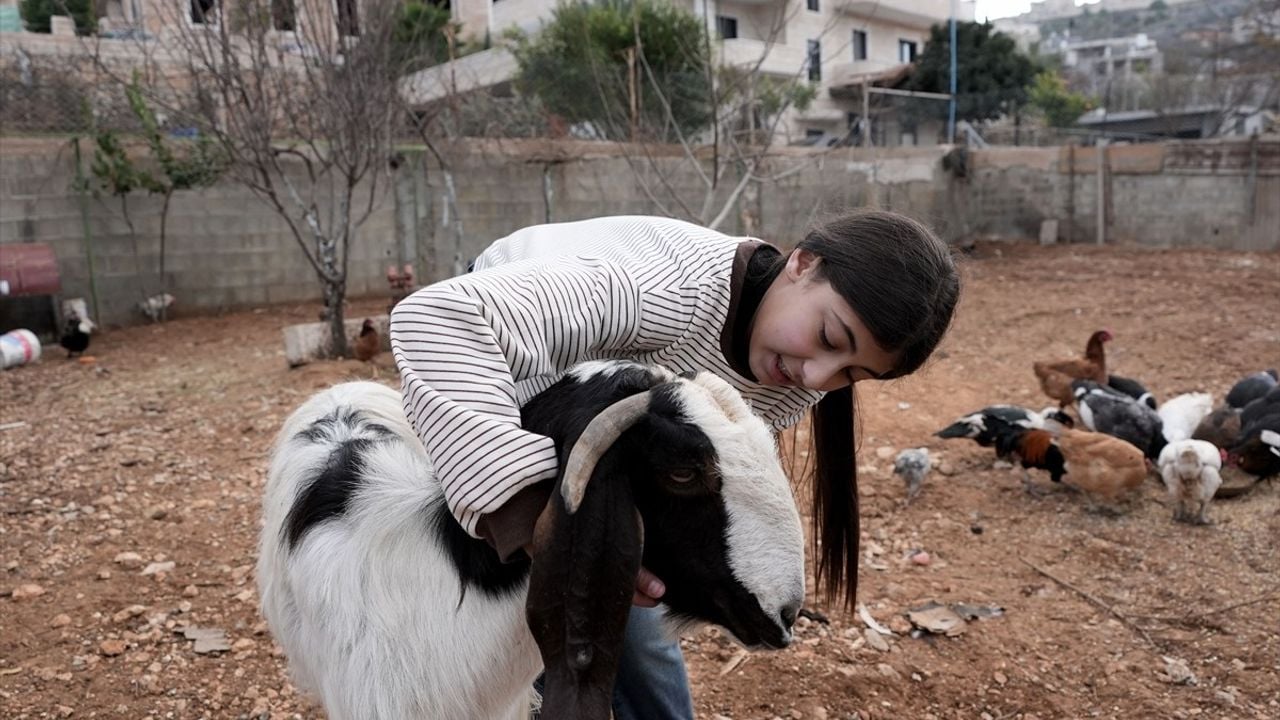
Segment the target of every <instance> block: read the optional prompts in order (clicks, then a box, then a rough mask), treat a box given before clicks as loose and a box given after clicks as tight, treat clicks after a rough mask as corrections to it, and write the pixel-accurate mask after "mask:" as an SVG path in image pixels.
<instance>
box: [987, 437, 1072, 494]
mask: <svg viewBox="0 0 1280 720" xmlns="http://www.w3.org/2000/svg"><path fill="white" fill-rule="evenodd" d="M996 454H998V455H1000V456H1001V457H1008V458H1010V459H1012V460H1014V461H1017V462H1019V463H1021V464H1022V487H1023V489H1024V490H1026V491H1027V493H1028V494H1031V495H1035V494H1037V492H1036V489H1035V486H1034V485H1032V484H1031V474H1030V473H1028V472H1027V470H1028V469H1029V468H1038V469H1040V470H1048V471H1049V479H1050V480H1052V481H1053V482H1056V483H1057V482H1062V476H1063V475H1064V474H1065V473H1066V458H1065V457H1064V456H1063V454H1062V450H1061V449H1060V448H1059V447H1058V443H1057V441H1056V440H1055V439H1054V436H1053V433H1051V432H1049V431H1048V430H1042V429H1039V428H1036V429H1032V430H1024V429H1021V428H1007V429H1004V430H1002V431H1000V433H999V434H998V437H997V438H996Z"/></svg>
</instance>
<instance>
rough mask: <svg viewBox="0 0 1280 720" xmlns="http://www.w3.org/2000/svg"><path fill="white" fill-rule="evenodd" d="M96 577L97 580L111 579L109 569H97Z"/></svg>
mask: <svg viewBox="0 0 1280 720" xmlns="http://www.w3.org/2000/svg"><path fill="white" fill-rule="evenodd" d="M98 579H99V580H110V579H111V571H110V570H99V571H98Z"/></svg>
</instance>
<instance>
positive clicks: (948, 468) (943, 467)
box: [938, 460, 956, 477]
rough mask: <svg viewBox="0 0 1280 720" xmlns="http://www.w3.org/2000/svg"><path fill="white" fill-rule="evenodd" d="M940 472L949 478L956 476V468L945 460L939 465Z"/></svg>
mask: <svg viewBox="0 0 1280 720" xmlns="http://www.w3.org/2000/svg"><path fill="white" fill-rule="evenodd" d="M938 472H939V473H940V474H942V475H945V476H947V477H951V476H952V475H955V474H956V466H955V465H954V464H952V463H950V462H948V461H946V460H943V461H942V462H941V463H939V464H938Z"/></svg>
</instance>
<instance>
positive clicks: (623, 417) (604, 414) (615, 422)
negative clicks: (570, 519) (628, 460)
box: [560, 392, 649, 515]
mask: <svg viewBox="0 0 1280 720" xmlns="http://www.w3.org/2000/svg"><path fill="white" fill-rule="evenodd" d="M647 412H649V393H648V392H642V393H637V394H635V395H630V396H628V397H625V398H623V399H621V400H619V401H618V402H616V403H614V404H612V405H610V406H609V407H607V408H605V409H604V410H602V411H600V414H599V415H596V416H595V417H594V418H592V420H591V422H590V423H587V428H586V429H585V430H583V431H582V435H580V436H579V437H578V442H576V443H574V445H573V450H570V451H569V460H568V461H567V462H566V463H565V466H564V481H563V482H562V483H561V485H560V495H561V496H562V497H563V498H564V504H565V508H566V509H567V510H568V511H569V514H570V515H572V514H573V513H575V512H577V511H578V506H579V505H581V504H582V496H583V495H584V494H586V492H587V482H588V481H589V480H591V473H592V472H594V471H595V468H596V463H597V462H599V461H600V456H601V455H604V454H605V452H606V451H608V450H609V448H610V447H611V446H612V445H613V443H614V442H616V441H617V440H618V436H619V435H621V434H622V433H623V432H624V431H626V429H627V428H629V427H631V426H632V425H635V424H636V421H637V420H639V419H640V418H641V417H643V416H644V415H645V413H647Z"/></svg>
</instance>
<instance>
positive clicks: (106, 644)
mask: <svg viewBox="0 0 1280 720" xmlns="http://www.w3.org/2000/svg"><path fill="white" fill-rule="evenodd" d="M128 647H129V646H128V645H127V644H126V643H125V641H123V640H116V639H108V640H103V641H102V642H100V643H98V651H99V652H101V653H102V654H103V655H106V656H107V657H115V656H116V655H119V654H121V653H123V652H124V651H125V649H126V648H128Z"/></svg>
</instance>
